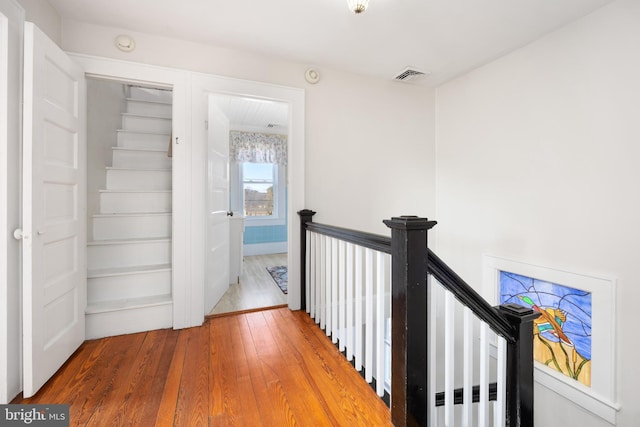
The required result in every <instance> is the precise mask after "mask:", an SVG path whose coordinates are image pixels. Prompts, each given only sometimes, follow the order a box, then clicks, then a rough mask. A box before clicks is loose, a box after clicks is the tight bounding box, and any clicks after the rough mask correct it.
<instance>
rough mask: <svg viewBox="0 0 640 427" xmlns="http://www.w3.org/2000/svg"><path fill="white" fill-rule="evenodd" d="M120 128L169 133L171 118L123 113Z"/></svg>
mask: <svg viewBox="0 0 640 427" xmlns="http://www.w3.org/2000/svg"><path fill="white" fill-rule="evenodd" d="M122 129H124V130H132V131H138V132H154V133H171V120H169V119H161V118H159V117H142V116H127V115H123V116H122Z"/></svg>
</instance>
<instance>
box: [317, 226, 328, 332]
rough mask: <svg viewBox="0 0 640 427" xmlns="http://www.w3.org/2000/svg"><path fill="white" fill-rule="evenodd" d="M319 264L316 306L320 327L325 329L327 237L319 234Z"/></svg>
mask: <svg viewBox="0 0 640 427" xmlns="http://www.w3.org/2000/svg"><path fill="white" fill-rule="evenodd" d="M319 237H320V239H319V240H320V265H319V266H318V267H319V268H318V270H320V281H319V282H318V296H319V298H318V299H319V300H320V306H319V307H318V309H319V311H320V316H319V317H320V322H317V323H319V324H320V329H325V326H326V318H327V316H326V312H325V310H326V308H325V307H326V305H327V267H326V266H327V252H326V250H325V246H326V243H327V242H326V240H327V237H326V236H323V235H320V236H319Z"/></svg>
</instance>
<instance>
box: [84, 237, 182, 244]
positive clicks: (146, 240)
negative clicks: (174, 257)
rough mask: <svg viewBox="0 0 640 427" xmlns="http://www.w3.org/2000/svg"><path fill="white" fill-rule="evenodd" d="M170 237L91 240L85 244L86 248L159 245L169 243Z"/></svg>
mask: <svg viewBox="0 0 640 427" xmlns="http://www.w3.org/2000/svg"><path fill="white" fill-rule="evenodd" d="M170 241H171V238H170V237H134V238H131V239H104V240H91V241H89V242H87V246H101V245H121V244H128V243H134V244H135V243H156V242H158V243H160V242H170Z"/></svg>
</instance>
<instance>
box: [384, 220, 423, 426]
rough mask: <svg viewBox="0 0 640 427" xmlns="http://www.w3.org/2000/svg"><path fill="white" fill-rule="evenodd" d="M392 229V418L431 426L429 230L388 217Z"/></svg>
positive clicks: (397, 423) (420, 223)
mask: <svg viewBox="0 0 640 427" xmlns="http://www.w3.org/2000/svg"><path fill="white" fill-rule="evenodd" d="M384 223H385V224H386V225H387V227H389V228H391V422H392V423H393V425H394V426H396V427H401V426H402V427H404V426H426V425H427V338H426V337H427V334H426V332H427V309H426V307H427V230H429V229H430V228H432V227H433V226H434V225H435V224H436V222H435V221H428V220H427V219H426V218H418V217H415V216H402V217H394V218H391V219H390V220H385V221H384Z"/></svg>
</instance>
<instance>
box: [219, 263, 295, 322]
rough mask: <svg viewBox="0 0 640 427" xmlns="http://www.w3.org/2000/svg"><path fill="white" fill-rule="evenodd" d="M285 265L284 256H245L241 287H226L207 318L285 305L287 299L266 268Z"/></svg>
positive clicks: (238, 285) (239, 285)
mask: <svg viewBox="0 0 640 427" xmlns="http://www.w3.org/2000/svg"><path fill="white" fill-rule="evenodd" d="M278 265H287V254H286V253H284V254H272V255H256V256H245V257H244V262H243V265H242V272H241V274H240V283H238V284H234V285H231V286H229V290H228V291H227V292H226V293H225V294H224V295H223V296H222V298H221V299H220V301H219V302H218V304H217V305H216V306H215V307H214V308H213V310H211V313H210V314H222V313H232V312H236V311H246V310H253V309H256V308H264V307H273V306H277V305H282V304H286V303H287V295H286V294H284V293H282V291H281V290H280V288H279V287H278V285H276V283H275V282H274V281H273V278H272V277H271V275H270V274H269V273H268V272H267V267H275V266H278Z"/></svg>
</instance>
